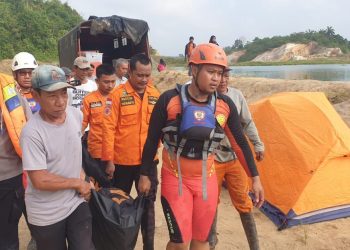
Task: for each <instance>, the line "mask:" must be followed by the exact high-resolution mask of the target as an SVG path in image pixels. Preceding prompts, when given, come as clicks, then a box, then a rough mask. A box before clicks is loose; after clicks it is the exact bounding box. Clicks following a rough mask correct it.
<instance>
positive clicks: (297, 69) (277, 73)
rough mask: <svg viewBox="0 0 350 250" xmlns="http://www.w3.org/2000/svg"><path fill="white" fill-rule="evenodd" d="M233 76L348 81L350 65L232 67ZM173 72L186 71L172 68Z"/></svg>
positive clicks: (180, 68)
mask: <svg viewBox="0 0 350 250" xmlns="http://www.w3.org/2000/svg"><path fill="white" fill-rule="evenodd" d="M230 68H231V69H232V74H233V75H235V76H246V77H264V78H274V79H291V80H305V79H312V80H319V81H350V64H319V65H282V66H232V67H230ZM173 69H174V70H180V71H183V70H187V68H185V67H174V68H173Z"/></svg>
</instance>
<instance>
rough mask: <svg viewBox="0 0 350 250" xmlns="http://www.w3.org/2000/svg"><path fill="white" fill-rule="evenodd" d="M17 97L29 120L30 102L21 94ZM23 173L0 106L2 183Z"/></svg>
mask: <svg viewBox="0 0 350 250" xmlns="http://www.w3.org/2000/svg"><path fill="white" fill-rule="evenodd" d="M17 96H18V98H19V99H20V102H21V105H22V107H23V108H24V112H25V115H26V118H27V120H28V119H29V118H30V116H31V114H32V112H31V110H30V107H29V105H28V102H27V101H26V100H25V99H24V98H23V97H21V96H20V95H19V94H17ZM21 173H22V160H21V158H20V157H19V156H18V155H17V153H16V151H15V148H14V146H13V144H12V141H11V138H10V136H9V134H8V131H7V128H6V124H5V119H4V117H3V115H2V111H1V106H0V181H3V180H7V179H10V178H13V177H15V176H17V175H20V174H21Z"/></svg>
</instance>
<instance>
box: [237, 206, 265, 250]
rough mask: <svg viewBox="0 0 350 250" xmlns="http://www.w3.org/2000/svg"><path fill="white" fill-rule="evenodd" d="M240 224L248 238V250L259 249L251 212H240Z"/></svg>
mask: <svg viewBox="0 0 350 250" xmlns="http://www.w3.org/2000/svg"><path fill="white" fill-rule="evenodd" d="M239 216H240V217H241V221H242V225H243V228H244V232H245V235H246V237H247V240H248V244H249V248H250V250H259V249H260V248H259V239H258V233H257V231H256V226H255V220H254V217H253V214H252V213H240V214H239Z"/></svg>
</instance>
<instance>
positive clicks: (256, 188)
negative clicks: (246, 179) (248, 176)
mask: <svg viewBox="0 0 350 250" xmlns="http://www.w3.org/2000/svg"><path fill="white" fill-rule="evenodd" d="M252 181H253V193H254V200H253V203H254V206H256V207H257V208H260V207H261V206H262V204H263V203H264V199H265V197H264V189H263V187H262V185H261V182H260V177H259V176H255V177H253V178H252Z"/></svg>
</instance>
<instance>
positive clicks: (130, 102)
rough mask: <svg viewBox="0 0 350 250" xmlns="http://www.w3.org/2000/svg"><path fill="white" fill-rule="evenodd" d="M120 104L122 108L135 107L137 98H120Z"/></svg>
mask: <svg viewBox="0 0 350 250" xmlns="http://www.w3.org/2000/svg"><path fill="white" fill-rule="evenodd" d="M120 104H121V105H122V106H129V105H135V98H134V97H133V96H130V95H129V96H122V97H120Z"/></svg>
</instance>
